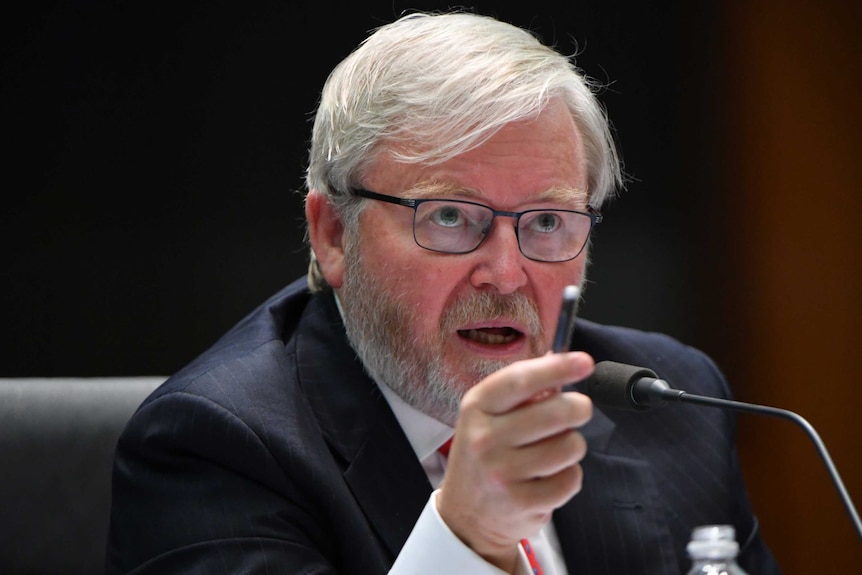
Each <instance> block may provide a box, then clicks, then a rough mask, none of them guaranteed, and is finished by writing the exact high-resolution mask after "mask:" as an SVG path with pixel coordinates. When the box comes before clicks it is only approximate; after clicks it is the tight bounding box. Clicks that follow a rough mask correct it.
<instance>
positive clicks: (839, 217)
mask: <svg viewBox="0 0 862 575" xmlns="http://www.w3.org/2000/svg"><path fill="white" fill-rule="evenodd" d="M858 6H859V4H858V3H855V2H844V1H842V0H824V1H819V2H816V3H815V2H789V3H786V2H781V3H779V2H768V1H766V0H755V1H752V2H746V3H742V2H739V3H737V2H729V3H727V6H726V7H725V16H726V18H725V21H724V24H723V25H724V30H723V33H722V34H721V40H720V44H721V50H719V57H720V58H726V60H725V61H724V62H723V64H722V66H723V68H724V71H725V73H724V76H723V78H722V80H723V81H721V82H719V83H718V84H717V85H716V86H715V89H717V90H720V92H721V94H722V96H723V98H724V99H726V102H727V107H726V110H725V113H726V116H725V118H726V120H727V121H726V123H725V129H726V132H725V133H724V135H723V141H724V150H723V151H722V152H721V153H722V155H723V157H725V158H726V161H727V169H728V172H727V174H728V175H727V176H726V178H725V182H724V183H725V186H726V190H725V191H726V193H727V194H729V198H730V201H729V202H728V205H732V206H733V210H732V211H733V213H734V214H736V216H735V217H736V218H737V219H736V220H735V222H736V223H735V225H734V226H733V227H732V229H726V233H732V234H737V238H736V241H733V242H730V243H729V244H728V245H729V246H731V247H732V249H733V250H734V251H733V252H731V253H730V254H728V256H729V257H727V258H726V259H725V260H724V261H721V262H718V263H716V269H715V273H718V274H731V275H732V276H734V277H735V280H736V285H735V287H734V289H733V290H732V292H731V295H732V297H733V298H735V299H734V301H733V302H732V305H726V308H727V309H732V310H733V312H732V313H733V314H734V322H735V323H736V324H737V326H738V329H737V330H736V333H738V335H739V337H738V338H737V339H736V341H733V342H731V343H730V345H731V346H732V352H733V354H735V356H736V357H738V358H739V359H738V361H737V362H733V365H731V366H729V367H728V366H724V367H725V369H726V371H728V375H730V376H731V379H732V381H736V382H745V385H746V387H744V388H738V389H737V395H739V396H744V397H745V399H747V400H750V401H757V402H762V403H767V404H770V405H775V406H780V407H784V408H787V409H791V410H793V411H796V412H797V413H799V414H801V415H802V416H804V417H805V418H806V419H808V421H810V422H811V423H812V424H813V425H814V426H815V428H816V429H817V430H818V431H819V432H820V435H821V436H822V438H823V440H824V441H825V442H826V445H827V447H828V448H829V450H830V452H831V453H832V456H833V459H834V461H835V463H836V465H837V467H838V469H839V471H840V472H841V474H842V476H843V479H844V481H845V483H846V485H847V487H848V489H849V490H850V493H851V496H853V497H854V499H855V500H856V502H857V507H858V502H859V500H862V431H860V424H859V413H860V411H862V393H860V385H862V384H860V381H859V380H860V375H859V367H860V365H862V305H860V299H862V264H860V260H862V255H860V254H862V112H860V110H862V84H860V77H862V65H860V57H862V54H860V48H862V43H860V36H862V18H860V9H859V8H858ZM727 215H729V213H728V214H727ZM740 452H741V457H742V460H743V466H744V469H745V472H746V475H747V476H748V479H749V483H750V487H751V494H752V498H753V500H754V503H755V506H756V508H757V509H758V512H759V514H760V515H761V524H762V526H763V531H764V533H765V536H766V538H767V541H768V543H769V544H770V546H771V547H772V548H773V549H774V551H775V552H776V555H777V556H778V558H779V561H780V562H781V564H782V567H783V568H784V570H785V573H786V574H788V575H792V574H797V573H798V574H808V573H838V572H848V569H849V570H850V571H852V570H854V569H858V566H859V565H860V564H862V542H860V539H859V537H858V535H857V534H856V532H855V531H854V529H853V526H852V524H851V522H850V520H849V518H848V515H847V513H846V511H845V509H844V508H843V506H842V505H841V503H840V499H839V497H838V495H837V493H836V491H835V488H834V487H833V485H832V484H831V482H830V479H829V477H828V475H827V473H826V471H825V470H824V466H823V465H822V463H821V462H820V460H819V458H818V457H817V455H816V451H815V449H814V447H813V446H812V445H811V443H810V442H809V440H808V439H807V437H806V436H805V435H804V434H803V433H802V432H801V431H800V430H798V429H797V428H795V426H793V425H792V424H789V423H784V422H768V421H767V422H764V421H763V420H761V419H757V420H755V419H752V418H751V416H741V417H740Z"/></svg>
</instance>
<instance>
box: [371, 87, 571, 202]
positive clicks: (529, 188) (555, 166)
mask: <svg viewBox="0 0 862 575" xmlns="http://www.w3.org/2000/svg"><path fill="white" fill-rule="evenodd" d="M392 151H393V150H392V149H391V148H390V149H386V148H385V146H384V148H383V149H382V150H381V153H380V154H379V155H378V156H377V159H376V160H375V161H374V162H373V163H372V165H371V166H370V167H369V169H368V171H367V172H366V174H365V177H364V178H363V185H364V186H365V187H366V188H368V189H371V190H374V191H377V192H381V193H388V194H391V195H406V194H409V195H410V196H411V197H431V196H436V197H451V196H461V197H465V198H467V199H472V200H475V201H481V202H486V203H492V204H495V205H499V206H501V207H502V206H516V205H522V204H524V203H529V202H538V201H563V202H566V203H568V202H570V201H576V202H580V203H583V202H585V201H586V195H587V182H588V179H587V167H586V166H587V163H586V159H585V154H584V146H583V140H582V138H581V135H580V133H579V132H578V130H577V127H576V126H575V123H574V121H573V119H572V117H571V114H570V113H569V112H568V110H567V109H566V108H565V106H564V105H563V104H562V102H559V103H557V104H554V103H551V104H549V105H548V107H547V108H546V109H545V110H544V111H543V112H542V113H541V114H539V115H538V116H537V117H536V118H533V119H530V120H522V121H517V122H511V123H509V124H506V125H504V126H503V127H501V128H500V129H499V130H498V131H497V132H496V133H494V135H493V136H491V137H490V138H488V139H487V140H486V141H485V142H484V143H482V144H481V145H479V146H477V147H474V148H473V149H470V150H468V151H466V152H464V153H461V154H459V155H457V156H454V157H452V158H449V159H447V160H445V161H443V162H439V163H436V164H431V165H428V164H407V163H404V162H399V161H398V160H397V159H396V156H395V155H394V154H393V153H392Z"/></svg>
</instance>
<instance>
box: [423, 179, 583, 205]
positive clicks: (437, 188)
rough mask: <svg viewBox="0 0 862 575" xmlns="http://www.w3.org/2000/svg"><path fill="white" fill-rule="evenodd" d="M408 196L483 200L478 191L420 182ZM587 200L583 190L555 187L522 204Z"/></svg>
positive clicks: (575, 202) (567, 202)
mask: <svg viewBox="0 0 862 575" xmlns="http://www.w3.org/2000/svg"><path fill="white" fill-rule="evenodd" d="M409 195H410V196H411V197H413V198H415V199H427V198H435V197H443V198H445V197H446V196H449V195H455V196H461V197H463V198H465V199H467V200H470V201H475V202H482V201H484V200H485V198H484V197H483V195H482V194H481V193H480V192H479V191H478V190H475V189H471V188H466V187H463V186H459V185H457V184H453V183H450V182H433V181H432V182H420V183H419V184H417V185H416V186H414V187H413V188H410V190H409ZM588 200H589V195H588V194H587V191H586V190H584V189H581V188H573V187H569V186H555V187H553V188H550V189H548V190H545V191H543V192H540V193H538V194H535V195H533V196H530V197H529V198H527V199H526V201H525V202H524V203H539V202H553V203H560V204H575V205H578V204H580V203H583V204H584V205H587V203H588Z"/></svg>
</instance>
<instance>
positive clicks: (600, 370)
mask: <svg viewBox="0 0 862 575" xmlns="http://www.w3.org/2000/svg"><path fill="white" fill-rule="evenodd" d="M643 377H650V378H653V379H658V376H657V375H656V374H655V372H654V371H652V370H649V369H647V368H645V367H637V366H634V365H626V364H624V363H617V362H615V361H600V362H598V363H597V364H596V369H595V371H594V372H593V375H592V376H591V377H589V378H588V379H587V380H586V385H585V389H584V393H586V394H587V395H589V396H590V398H591V399H592V400H593V403H595V404H596V405H599V406H602V407H613V408H616V409H634V410H637V411H643V410H645V409H649V407H648V406H645V405H640V404H638V403H637V402H635V400H634V399H633V398H632V394H631V388H632V386H633V385H634V384H635V382H636V381H638V380H639V379H641V378H643Z"/></svg>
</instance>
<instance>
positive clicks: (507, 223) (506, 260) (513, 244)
mask: <svg viewBox="0 0 862 575" xmlns="http://www.w3.org/2000/svg"><path fill="white" fill-rule="evenodd" d="M472 255H474V256H475V257H476V258H477V261H476V265H475V266H474V267H473V269H472V271H471V274H470V281H471V283H472V285H473V286H474V287H477V288H481V287H492V288H494V289H496V290H497V291H498V292H499V293H502V294H508V293H512V292H514V291H516V290H518V289H519V288H521V287H523V286H524V284H526V283H527V274H526V272H525V270H524V263H525V262H526V261H528V260H527V258H526V257H525V256H524V254H522V253H521V248H520V247H519V246H518V236H517V233H516V231H515V226H514V225H512V219H511V218H507V217H497V218H494V222H493V223H492V225H491V229H490V230H489V231H488V236H487V237H486V238H485V241H484V242H482V245H481V246H479V248H478V249H477V250H476V251H475V252H473V254H472Z"/></svg>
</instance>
